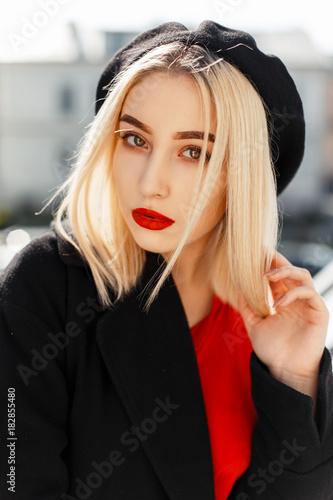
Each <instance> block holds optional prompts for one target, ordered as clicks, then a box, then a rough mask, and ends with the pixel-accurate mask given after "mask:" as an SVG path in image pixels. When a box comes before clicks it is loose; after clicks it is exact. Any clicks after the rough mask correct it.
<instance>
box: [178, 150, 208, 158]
mask: <svg viewBox="0 0 333 500" xmlns="http://www.w3.org/2000/svg"><path fill="white" fill-rule="evenodd" d="M187 153H188V154H187ZM183 154H184V156H186V157H187V158H189V159H190V160H200V156H201V148H188V149H186V150H185V151H184V153H183ZM209 159H210V155H209V154H208V153H206V161H209Z"/></svg>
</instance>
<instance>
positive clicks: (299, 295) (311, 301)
mask: <svg viewBox="0 0 333 500" xmlns="http://www.w3.org/2000/svg"><path fill="white" fill-rule="evenodd" d="M283 297H284V299H283V300H282V301H281V302H280V303H278V304H277V302H279V301H280V299H282V298H283ZM297 299H301V300H306V301H307V303H308V305H309V306H310V307H311V308H312V309H314V310H315V311H318V312H325V313H327V312H328V311H327V308H326V305H325V302H324V300H323V298H322V297H321V296H320V295H319V294H318V293H317V292H316V290H315V289H314V288H313V287H312V286H298V287H295V288H291V289H290V290H288V291H287V292H286V293H285V294H284V296H282V297H280V298H279V299H278V301H275V304H274V305H273V307H285V306H286V305H290V304H291V303H292V302H294V301H295V300H297Z"/></svg>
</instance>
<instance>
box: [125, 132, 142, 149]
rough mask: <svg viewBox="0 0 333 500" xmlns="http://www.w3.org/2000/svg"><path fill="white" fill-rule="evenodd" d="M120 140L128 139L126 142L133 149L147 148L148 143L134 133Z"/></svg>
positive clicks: (127, 134)
mask: <svg viewBox="0 0 333 500" xmlns="http://www.w3.org/2000/svg"><path fill="white" fill-rule="evenodd" d="M119 137H120V139H124V140H126V139H128V140H126V143H127V144H128V145H129V146H131V147H135V146H136V147H139V148H142V147H144V146H145V144H146V141H144V140H143V139H142V138H141V137H140V136H139V135H136V134H132V133H126V134H124V135H120V136H119Z"/></svg>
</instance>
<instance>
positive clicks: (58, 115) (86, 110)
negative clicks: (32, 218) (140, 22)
mask: <svg viewBox="0 0 333 500" xmlns="http://www.w3.org/2000/svg"><path fill="white" fill-rule="evenodd" d="M71 30H72V31H71V38H70V43H71V44H72V45H73V46H75V50H74V53H75V54H76V57H75V60H73V61H72V60H71V61H70V62H68V61H66V57H65V55H64V62H62V61H58V62H35V63H33V62H31V63H22V62H21V63H20V62H15V63H3V64H1V66H0V226H1V213H9V214H10V213H17V212H19V211H20V210H26V209H27V207H28V209H29V210H31V213H33V212H35V211H38V210H40V209H41V207H42V205H43V202H45V201H46V199H48V198H49V197H50V196H51V194H53V192H54V190H55V187H57V186H58V185H59V184H60V183H61V182H62V181H63V180H64V179H65V177H66V175H67V174H68V171H69V167H70V163H71V161H70V159H71V158H73V155H74V154H75V150H76V148H77V145H78V143H79V140H80V138H81V137H82V136H83V134H84V131H85V128H86V127H87V126H88V124H89V123H90V121H91V119H92V118H93V116H94V100H95V88H96V83H97V79H98V77H99V75H100V73H101V70H102V68H103V67H104V66H105V64H106V61H107V60H108V59H109V58H110V57H111V56H112V55H113V54H114V53H115V52H116V51H117V50H118V49H119V48H120V47H122V46H124V45H125V44H126V43H128V42H129V41H130V40H132V39H133V37H134V36H135V34H136V33H128V32H119V33H113V32H112V33H100V34H99V35H98V36H99V43H98V44H95V46H96V47H98V53H95V54H94V55H93V56H92V54H91V51H90V52H89V50H90V49H89V47H91V44H90V43H89V40H90V38H89V37H90V36H91V35H89V34H87V33H85V32H82V31H80V30H78V29H77V28H76V27H75V26H71ZM96 36H97V35H96ZM255 38H256V40H257V42H258V46H259V48H260V49H261V50H263V51H264V52H266V53H273V54H276V55H278V56H279V57H281V59H282V60H283V61H284V63H285V64H286V66H287V68H288V69H289V71H290V72H291V74H292V76H293V77H294V79H295V82H296V85H297V87H298V89H299V92H300V95H301V97H302V100H303V103H304V111H305V117H306V123H307V138H306V153H305V157H304V160H303V165H302V167H301V169H300V170H299V172H298V173H297V175H296V177H295V181H293V182H292V183H291V184H290V186H288V188H287V189H286V191H285V192H284V193H283V195H282V196H281V199H282V200H283V203H284V206H285V209H286V211H288V210H289V209H290V210H291V211H292V212H293V213H295V212H297V211H300V212H301V211H303V210H306V211H309V210H310V211H311V210H314V211H318V210H319V211H322V212H327V213H329V214H331V215H333V159H332V158H333V155H332V153H333V62H332V59H331V58H329V57H327V56H325V57H324V55H322V54H321V53H320V52H318V50H317V49H316V48H315V47H314V46H313V44H312V42H311V40H310V39H309V38H308V36H307V35H306V34H305V33H304V32H298V31H294V32H290V33H276V34H274V33H269V34H265V35H263V34H258V35H255ZM71 52H73V47H71ZM65 61H66V62H65ZM282 111H283V110H282ZM282 123H283V122H282Z"/></svg>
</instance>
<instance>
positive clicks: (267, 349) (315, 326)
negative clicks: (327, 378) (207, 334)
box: [238, 252, 329, 401]
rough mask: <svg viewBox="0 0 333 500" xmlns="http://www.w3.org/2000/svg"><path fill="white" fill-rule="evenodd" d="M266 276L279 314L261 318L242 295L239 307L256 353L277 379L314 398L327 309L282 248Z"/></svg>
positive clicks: (309, 279) (305, 272)
mask: <svg viewBox="0 0 333 500" xmlns="http://www.w3.org/2000/svg"><path fill="white" fill-rule="evenodd" d="M276 269H277V271H275V270H276ZM264 276H267V278H268V279H269V282H270V287H271V290H272V296H273V299H274V301H275V303H274V307H275V312H276V314H272V315H270V316H266V317H265V318H262V317H260V316H257V315H256V314H254V312H253V311H252V310H251V309H250V307H249V305H248V303H247V302H246V300H245V298H244V296H243V295H242V294H239V302H238V310H239V312H240V314H241V315H242V318H243V321H244V324H245V327H246V329H247V333H248V335H249V338H250V340H251V343H252V346H253V349H254V352H255V353H256V355H257V356H258V358H259V359H260V360H261V361H262V362H263V363H265V364H266V366H267V367H268V369H269V370H270V373H271V374H272V376H273V377H275V378H277V379H278V380H280V381H281V382H283V383H285V384H286V385H289V386H290V387H293V388H294V389H296V390H298V391H300V392H303V393H304V394H308V395H309V396H311V397H312V398H313V399H314V401H316V395H317V384H318V374H319V364H320V360H321V357H322V354H323V351H324V347H325V340H326V335H327V328H328V319H329V312H328V309H327V307H326V305H325V302H324V300H323V298H322V297H321V296H320V295H319V294H318V293H317V292H316V290H315V287H314V282H313V279H312V277H311V274H310V272H309V271H308V270H307V269H303V268H300V267H295V266H293V265H292V264H291V263H290V262H289V261H288V260H287V259H286V258H285V257H283V255H281V254H280V253H279V252H276V253H275V255H274V258H273V260H272V266H271V270H270V271H268V272H267V273H265V275H264Z"/></svg>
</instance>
